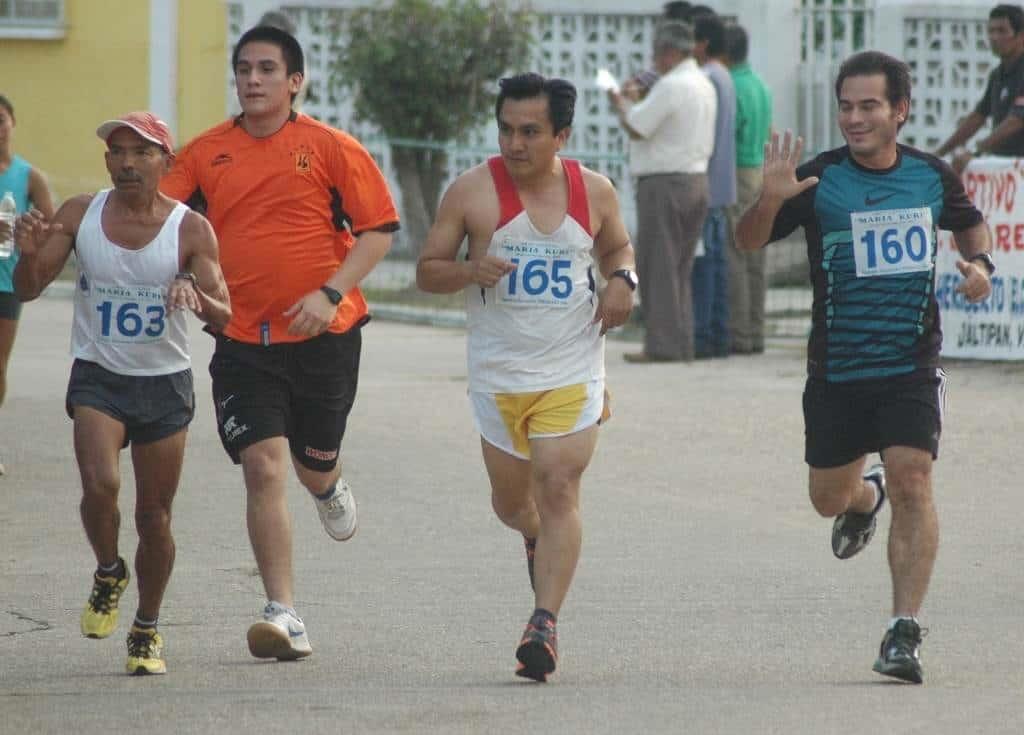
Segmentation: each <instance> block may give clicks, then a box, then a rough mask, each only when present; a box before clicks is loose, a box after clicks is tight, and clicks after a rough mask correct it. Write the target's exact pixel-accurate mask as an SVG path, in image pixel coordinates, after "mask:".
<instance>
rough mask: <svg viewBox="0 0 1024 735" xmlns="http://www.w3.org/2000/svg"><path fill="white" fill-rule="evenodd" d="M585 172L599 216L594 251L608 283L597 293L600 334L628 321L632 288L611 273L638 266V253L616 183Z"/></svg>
mask: <svg viewBox="0 0 1024 735" xmlns="http://www.w3.org/2000/svg"><path fill="white" fill-rule="evenodd" d="M586 176H587V178H588V179H589V183H590V185H589V186H588V187H587V191H588V194H589V195H590V197H591V201H593V202H594V203H595V205H596V207H595V208H596V209H597V210H598V216H599V217H600V225H599V229H598V231H597V232H596V233H595V235H594V255H595V257H596V259H597V262H598V267H599V268H600V269H601V275H602V276H604V278H605V280H606V281H607V283H606V284H605V287H604V289H603V290H602V291H601V293H600V294H599V295H598V300H597V311H596V313H595V314H594V322H595V323H597V322H600V324H601V334H604V333H605V332H607V331H608V330H609V329H613V328H615V327H619V326H622V325H623V324H625V323H626V321H627V320H628V319H629V314H630V312H631V311H632V310H633V288H632V287H631V286H630V284H629V282H627V281H626V280H625V279H623V278H620V277H618V276H612V274H613V273H615V271H617V270H621V269H624V268H625V269H628V270H636V265H635V264H636V254H635V253H634V252H633V245H632V244H631V243H630V241H629V233H628V232H627V231H626V225H625V223H624V222H623V221H622V213H621V210H620V208H619V196H618V194H617V193H616V192H615V187H613V186H612V184H611V182H610V181H608V179H606V178H605V177H604V176H599V175H597V174H594V173H591V172H589V171H588V172H587V173H586Z"/></svg>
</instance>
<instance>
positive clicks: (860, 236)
mask: <svg viewBox="0 0 1024 735" xmlns="http://www.w3.org/2000/svg"><path fill="white" fill-rule="evenodd" d="M850 224H851V229H852V231H853V254H854V260H855V261H856V263H857V275H858V276H859V277H861V278H863V277H866V276H887V275H892V274H897V273H913V272H915V271H927V270H931V268H932V254H933V252H934V242H933V238H932V210H931V209H930V208H929V207H918V208H915V209H886V210H881V211H878V212H851V213H850Z"/></svg>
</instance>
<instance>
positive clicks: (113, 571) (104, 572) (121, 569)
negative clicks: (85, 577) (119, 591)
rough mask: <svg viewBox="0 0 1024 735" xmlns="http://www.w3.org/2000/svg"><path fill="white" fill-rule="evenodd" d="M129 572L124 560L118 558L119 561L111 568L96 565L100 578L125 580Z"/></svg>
mask: <svg viewBox="0 0 1024 735" xmlns="http://www.w3.org/2000/svg"><path fill="white" fill-rule="evenodd" d="M126 571H127V570H126V569H125V566H124V559H122V558H121V557H117V561H116V562H114V563H113V564H112V565H110V566H109V567H105V566H103V565H102V564H97V565H96V575H97V576H100V577H114V578H115V579H124V575H125V572H126Z"/></svg>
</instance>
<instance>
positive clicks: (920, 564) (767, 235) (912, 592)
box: [736, 51, 995, 684]
mask: <svg viewBox="0 0 1024 735" xmlns="http://www.w3.org/2000/svg"><path fill="white" fill-rule="evenodd" d="M910 94H911V89H910V69H909V68H908V67H907V65H906V64H904V63H903V62H902V61H899V60H897V59H894V58H892V57H890V56H887V55H885V54H882V53H880V52H877V51H865V52H862V53H859V54H855V55H854V56H851V57H850V58H849V59H847V60H846V61H845V62H843V65H842V67H840V70H839V75H838V78H837V80H836V98H837V101H838V107H839V110H838V116H837V117H838V122H839V128H840V130H841V131H842V133H843V137H844V138H845V139H846V142H847V145H845V146H843V147H841V148H836V149H834V150H831V151H825V152H823V153H821V154H820V155H818V156H817V157H815V158H813V159H812V160H810V161H808V162H807V163H804V164H803V165H801V166H799V167H798V166H797V163H798V162H799V161H800V157H801V152H802V147H803V144H802V141H801V140H800V139H799V138H798V139H797V140H796V143H795V145H791V144H792V140H791V135H790V133H788V132H787V133H786V134H785V137H784V138H783V139H782V142H781V147H780V141H779V136H778V134H773V135H772V139H771V141H770V142H769V144H768V145H767V146H765V152H764V168H763V177H762V178H763V184H762V187H761V193H760V195H759V197H758V199H757V202H755V204H754V205H753V206H752V207H751V208H750V209H748V210H747V212H746V213H745V214H744V215H743V216H742V217H741V218H740V221H739V223H737V225H736V245H737V247H740V248H744V249H748V250H753V249H755V248H759V247H761V246H763V245H764V244H765V243H767V242H770V241H776V240H779V239H781V238H783V237H786V236H787V235H788V234H789V233H791V232H792V231H793V230H795V229H796V228H797V227H800V226H802V227H803V228H804V234H805V235H806V239H807V255H808V260H809V261H810V268H811V282H812V284H813V286H814V303H813V306H812V312H811V313H812V318H811V323H812V326H811V336H810V340H809V343H808V350H807V357H808V359H807V372H808V378H807V383H806V387H805V389H804V395H803V408H804V422H805V455H804V457H805V460H806V462H807V464H808V466H809V467H810V470H809V476H808V477H809V482H808V484H809V490H810V498H811V503H812V505H813V506H814V508H815V510H817V511H818V513H819V514H821V515H822V516H825V517H829V518H832V517H834V518H835V521H834V522H833V525H832V553H833V554H835V556H836V557H838V558H840V559H849V558H850V557H852V556H854V555H856V554H857V553H859V552H860V551H862V550H863V549H864V547H865V546H866V545H867V544H868V542H869V541H870V540H871V537H872V535H873V534H874V531H875V528H876V525H877V523H876V521H877V516H878V515H879V512H880V511H881V510H882V508H883V506H884V505H886V504H887V503H888V505H889V507H890V509H891V514H892V521H891V523H890V526H889V549H888V551H889V570H890V575H891V578H892V586H893V608H892V614H893V616H892V619H891V620H890V623H889V629H888V631H886V634H885V637H884V638H883V639H882V645H881V647H880V649H879V655H878V659H877V660H876V661H875V664H874V667H873V668H874V670H875V671H877V672H879V673H881V674H885V675H887V676H894V677H897V678H899V679H903V680H906V681H910V682H915V683H918V684H920V683H921V681H922V680H923V674H922V670H921V661H920V656H919V648H920V645H921V637H922V630H921V626H920V624H919V623H918V621H917V615H918V613H919V611H920V609H921V606H922V604H923V603H924V597H925V593H926V591H927V589H928V583H929V581H930V579H931V574H932V567H933V565H934V563H935V555H936V552H937V550H938V543H939V535H938V534H939V525H938V516H937V515H936V512H935V504H934V502H933V494H932V464H933V462H934V461H935V459H936V458H937V457H938V449H939V436H940V434H941V433H942V423H943V422H942V415H943V404H944V402H945V373H943V371H942V369H941V367H940V365H939V349H940V346H941V344H942V329H941V326H940V324H939V312H938V306H937V304H936V300H935V290H934V281H935V256H936V230H937V229H944V230H951V231H952V232H953V236H954V240H955V242H956V246H957V248H958V250H959V251H960V255H961V256H962V259H961V260H959V261H958V262H957V268H958V270H959V271H960V273H961V275H962V276H963V281H962V282H961V283H960V284H959V285H958V286H957V290H958V291H959V292H960V293H962V294H963V296H964V298H966V299H967V300H968V301H969V302H971V303H977V302H980V301H982V300H984V299H985V298H987V297H988V295H989V293H990V291H991V288H992V285H991V281H990V277H991V275H992V273H993V271H994V270H995V264H994V263H993V261H992V257H991V255H990V252H991V250H992V244H991V239H990V236H989V230H988V226H987V225H986V224H985V221H984V219H983V218H982V215H981V212H979V211H978V209H977V208H976V207H975V206H974V205H973V204H972V203H971V201H970V199H968V198H967V193H966V191H965V190H964V186H963V184H962V183H961V181H960V178H959V177H958V176H957V175H956V174H955V173H954V172H953V171H952V169H950V167H949V166H948V165H947V164H946V163H944V162H943V161H941V160H940V159H938V158H935V157H934V156H930V155H928V154H927V153H922V152H921V151H918V150H916V149H914V148H911V147H910V146H905V145H902V144H900V143H898V142H897V132H898V131H899V129H900V127H902V126H903V124H904V123H905V122H906V119H907V115H908V114H909V112H910ZM874 452H878V453H879V454H880V455H881V459H882V463H881V464H877V465H874V466H872V467H871V468H870V469H868V470H867V472H864V467H865V460H866V458H867V456H868V455H869V454H872V453H874Z"/></svg>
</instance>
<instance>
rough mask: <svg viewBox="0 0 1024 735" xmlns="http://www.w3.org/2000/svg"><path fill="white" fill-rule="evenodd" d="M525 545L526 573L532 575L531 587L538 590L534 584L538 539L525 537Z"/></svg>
mask: <svg viewBox="0 0 1024 735" xmlns="http://www.w3.org/2000/svg"><path fill="white" fill-rule="evenodd" d="M523 545H524V546H525V547H526V571H527V572H529V573H530V587H532V588H533V589H534V590H536V589H537V586H536V585H535V584H534V583H533V555H534V553H536V551H537V539H535V538H529V537H528V536H523Z"/></svg>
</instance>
